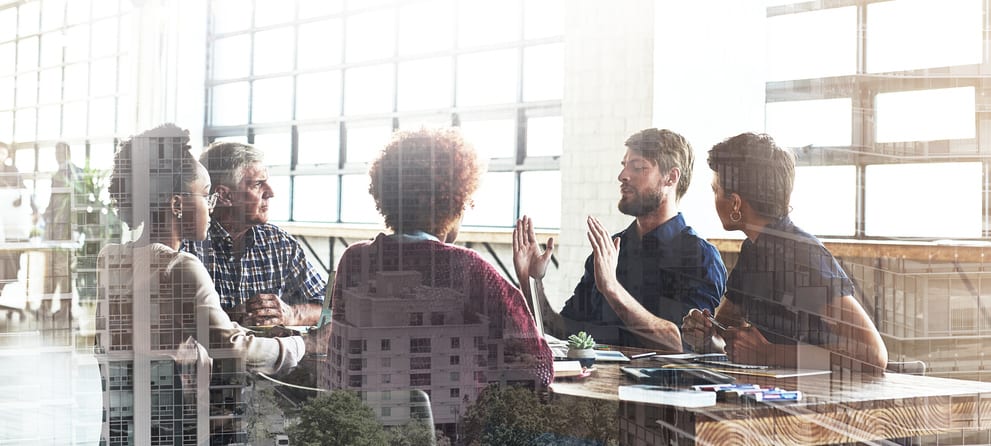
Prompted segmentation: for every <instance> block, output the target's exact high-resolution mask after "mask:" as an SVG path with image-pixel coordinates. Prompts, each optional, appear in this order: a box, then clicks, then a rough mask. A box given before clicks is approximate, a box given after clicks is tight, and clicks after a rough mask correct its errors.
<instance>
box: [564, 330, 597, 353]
mask: <svg viewBox="0 0 991 446" xmlns="http://www.w3.org/2000/svg"><path fill="white" fill-rule="evenodd" d="M592 347H595V339H593V338H592V335H590V334H588V333H585V332H584V331H579V332H578V334H573V335H571V336H568V348H573V349H577V350H582V349H588V348H592Z"/></svg>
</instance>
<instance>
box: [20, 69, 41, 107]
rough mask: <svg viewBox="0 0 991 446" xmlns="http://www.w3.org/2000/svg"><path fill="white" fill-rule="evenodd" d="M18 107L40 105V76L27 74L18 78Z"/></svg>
mask: <svg viewBox="0 0 991 446" xmlns="http://www.w3.org/2000/svg"><path fill="white" fill-rule="evenodd" d="M16 82H17V106H18V107H25V106H28V105H35V104H37V103H38V75H37V74H34V73H27V74H22V75H20V76H17V80H16Z"/></svg>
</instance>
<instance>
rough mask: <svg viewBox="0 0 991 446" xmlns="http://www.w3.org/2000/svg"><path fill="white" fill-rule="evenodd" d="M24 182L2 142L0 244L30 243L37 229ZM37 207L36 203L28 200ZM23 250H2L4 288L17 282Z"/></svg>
mask: <svg viewBox="0 0 991 446" xmlns="http://www.w3.org/2000/svg"><path fill="white" fill-rule="evenodd" d="M26 193H27V187H25V185H24V179H23V178H21V174H20V172H19V171H18V170H17V167H16V166H14V161H13V160H12V159H11V158H10V147H9V146H8V145H7V143H4V142H0V223H2V224H0V242H14V241H26V240H27V239H28V236H29V235H30V231H31V228H32V227H33V226H34V224H33V221H32V218H33V216H34V213H35V212H34V210H33V209H32V207H31V206H27V205H25V200H24V198H23V195H24V194H26ZM27 201H28V202H29V203H31V204H32V205H33V203H34V201H33V200H31V199H30V198H29V199H28V200H27ZM20 258H21V251H16V250H8V249H6V248H5V249H3V250H0V288H2V287H3V286H4V285H6V284H8V283H10V282H13V281H16V280H17V271H18V270H19V269H20Z"/></svg>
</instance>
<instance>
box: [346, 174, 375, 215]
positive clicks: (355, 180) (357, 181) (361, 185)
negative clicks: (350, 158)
mask: <svg viewBox="0 0 991 446" xmlns="http://www.w3.org/2000/svg"><path fill="white" fill-rule="evenodd" d="M370 182H371V178H369V176H368V175H344V176H343V177H341V188H342V189H341V192H342V193H341V221H342V222H344V223H379V224H385V220H384V219H383V218H382V216H381V215H379V212H378V209H375V199H373V198H372V194H370V193H368V185H369V183H370Z"/></svg>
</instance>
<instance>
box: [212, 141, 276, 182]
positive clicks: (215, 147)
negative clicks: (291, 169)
mask: <svg viewBox="0 0 991 446" xmlns="http://www.w3.org/2000/svg"><path fill="white" fill-rule="evenodd" d="M263 161H265V153H264V152H262V151H261V150H258V148H256V147H255V146H253V145H251V144H244V143H240V142H230V141H221V142H215V143H213V144H210V146H209V147H207V148H206V150H204V151H203V153H202V154H201V155H200V164H202V165H203V167H206V170H207V172H210V180H211V181H212V182H213V187H217V185H220V184H223V185H225V186H228V187H235V186H237V184H238V183H240V182H241V179H242V178H244V169H245V168H246V167H248V166H251V165H252V164H255V163H261V162H263Z"/></svg>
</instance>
